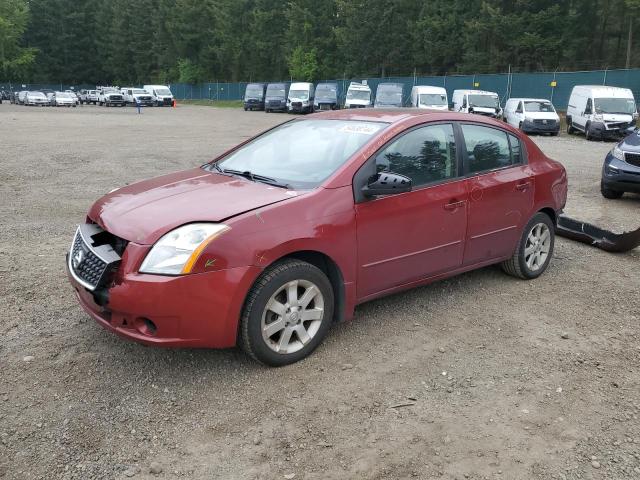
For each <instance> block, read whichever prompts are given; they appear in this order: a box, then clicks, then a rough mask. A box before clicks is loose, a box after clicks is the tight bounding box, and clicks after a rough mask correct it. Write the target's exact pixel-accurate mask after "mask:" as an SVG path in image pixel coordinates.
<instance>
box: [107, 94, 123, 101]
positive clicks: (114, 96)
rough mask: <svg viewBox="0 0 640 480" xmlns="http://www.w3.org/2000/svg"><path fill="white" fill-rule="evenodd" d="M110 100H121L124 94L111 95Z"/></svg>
mask: <svg viewBox="0 0 640 480" xmlns="http://www.w3.org/2000/svg"><path fill="white" fill-rule="evenodd" d="M109 100H111V101H114V100H116V101H119V100H122V96H121V95H111V96H110V97H109Z"/></svg>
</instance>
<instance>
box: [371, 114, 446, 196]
mask: <svg viewBox="0 0 640 480" xmlns="http://www.w3.org/2000/svg"><path fill="white" fill-rule="evenodd" d="M376 170H377V172H393V173H399V174H401V175H405V176H407V177H409V178H410V179H411V181H412V182H413V186H414V187H419V186H420V185H426V184H428V183H434V182H438V181H442V180H447V179H449V178H453V177H455V176H456V175H457V168H456V142H455V138H454V134H453V126H452V125H451V124H442V125H430V126H428V127H421V128H417V129H415V130H412V131H410V132H409V133H407V134H405V135H402V136H401V137H399V138H397V139H396V140H394V141H393V142H392V143H391V144H390V145H389V146H387V147H386V148H385V149H384V150H382V151H381V152H380V153H379V154H378V155H377V156H376Z"/></svg>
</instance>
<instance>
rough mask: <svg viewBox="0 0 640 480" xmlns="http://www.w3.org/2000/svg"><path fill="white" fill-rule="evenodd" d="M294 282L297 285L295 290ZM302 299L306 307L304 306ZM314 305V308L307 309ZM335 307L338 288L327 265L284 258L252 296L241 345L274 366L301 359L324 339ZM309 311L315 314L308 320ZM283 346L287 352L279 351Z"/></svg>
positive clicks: (242, 326) (248, 300) (245, 311)
mask: <svg viewBox="0 0 640 480" xmlns="http://www.w3.org/2000/svg"><path fill="white" fill-rule="evenodd" d="M294 283H295V286H297V288H295V289H294V290H291V287H292V286H294ZM309 292H312V293H311V296H310V298H309V295H310V294H309ZM313 292H315V293H313ZM305 299H306V300H305ZM300 300H302V301H306V302H307V304H306V306H301V305H299V304H298V302H299V301H300ZM310 305H312V306H313V307H312V308H307V307H309V306H310ZM276 306H277V311H276V310H274V309H273V308H274V307H276ZM333 309H334V299H333V289H332V287H331V283H330V282H329V279H328V278H327V276H326V275H325V274H324V273H323V272H322V270H320V269H319V268H317V267H315V266H314V265H311V264H310V263H307V262H303V261H300V260H295V259H290V260H284V261H282V262H278V263H276V264H274V265H272V266H270V267H269V268H267V269H266V270H265V271H264V272H263V274H262V275H261V276H260V277H259V278H258V280H257V281H256V283H255V284H254V285H253V287H252V288H251V290H250V291H249V294H248V295H247V298H246V300H245V305H244V309H243V312H242V318H241V319H240V338H239V343H240V346H241V347H242V349H243V350H244V351H245V352H246V353H247V354H248V355H249V356H250V357H252V358H253V359H254V360H257V361H258V362H260V363H263V364H265V365H269V366H272V367H280V366H283V365H289V364H291V363H294V362H297V361H299V360H302V359H303V358H305V357H306V356H308V355H309V354H310V353H311V352H313V350H315V348H316V347H317V346H318V345H319V344H320V343H321V342H322V339H323V338H324V336H325V335H326V333H327V331H328V330H329V327H330V326H331V322H332V319H333ZM278 312H282V313H278ZM312 312H313V313H312ZM305 313H306V314H307V315H309V316H310V317H311V318H309V319H307V320H304V319H303V315H305ZM317 317H320V318H317ZM269 325H272V326H273V327H275V328H273V327H272V329H271V330H272V331H271V333H270V332H265V330H266V328H267V327H268V326H269ZM263 332H265V333H263ZM298 332H302V335H304V337H303V336H301V334H300V333H298ZM305 337H306V338H305ZM282 348H284V349H285V351H284V353H283V352H279V351H278V350H280V349H282Z"/></svg>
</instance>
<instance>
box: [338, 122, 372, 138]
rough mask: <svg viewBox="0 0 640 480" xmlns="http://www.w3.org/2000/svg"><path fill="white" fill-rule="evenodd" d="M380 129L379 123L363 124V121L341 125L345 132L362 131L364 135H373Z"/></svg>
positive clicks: (341, 129) (342, 130)
mask: <svg viewBox="0 0 640 480" xmlns="http://www.w3.org/2000/svg"><path fill="white" fill-rule="evenodd" d="M379 130H380V126H379V125H363V124H361V123H360V124H354V125H343V126H342V127H340V131H341V132H343V133H360V134H362V135H373V134H374V133H376V132H377V131H379Z"/></svg>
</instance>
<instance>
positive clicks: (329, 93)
mask: <svg viewBox="0 0 640 480" xmlns="http://www.w3.org/2000/svg"><path fill="white" fill-rule="evenodd" d="M336 91H337V87H336V86H335V85H318V88H317V89H316V98H329V99H332V100H335V99H336V96H337V94H336Z"/></svg>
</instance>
